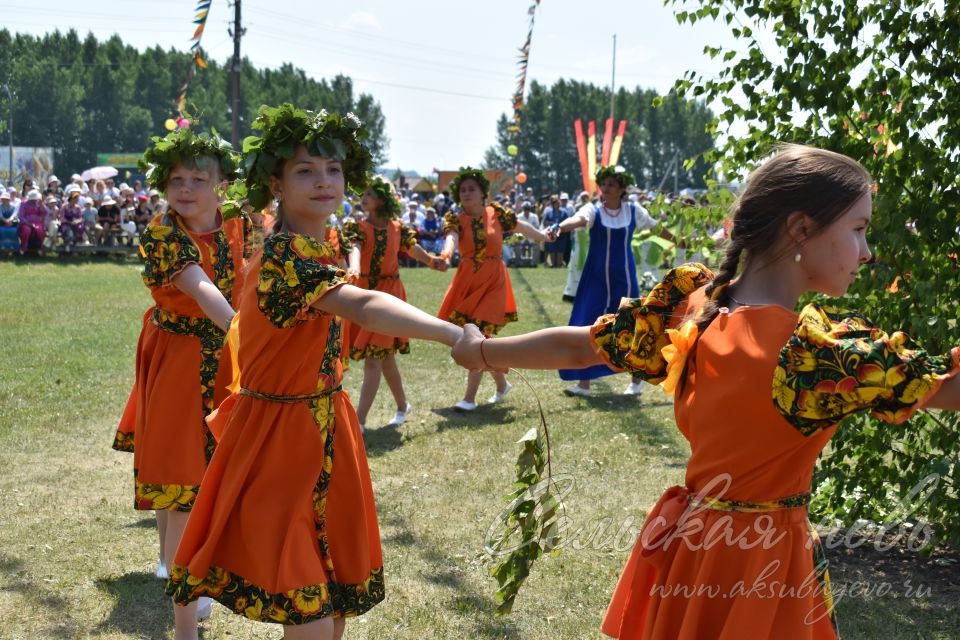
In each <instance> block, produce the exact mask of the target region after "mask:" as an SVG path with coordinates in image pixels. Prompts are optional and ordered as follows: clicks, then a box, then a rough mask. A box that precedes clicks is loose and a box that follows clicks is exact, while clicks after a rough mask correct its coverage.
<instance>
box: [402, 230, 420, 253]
mask: <svg viewBox="0 0 960 640" xmlns="http://www.w3.org/2000/svg"><path fill="white" fill-rule="evenodd" d="M416 244H417V232H416V231H414V230H413V229H411V228H410V227H408V226H407V225H405V224H401V225H400V248H401V249H403V250H409V249H413V247H414V246H416Z"/></svg>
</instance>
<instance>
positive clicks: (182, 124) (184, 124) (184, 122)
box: [177, 118, 190, 129]
mask: <svg viewBox="0 0 960 640" xmlns="http://www.w3.org/2000/svg"><path fill="white" fill-rule="evenodd" d="M177 126H178V127H180V128H181V129H186V128H187V127H189V126H190V121H189V120H187V119H186V118H180V119H179V120H177Z"/></svg>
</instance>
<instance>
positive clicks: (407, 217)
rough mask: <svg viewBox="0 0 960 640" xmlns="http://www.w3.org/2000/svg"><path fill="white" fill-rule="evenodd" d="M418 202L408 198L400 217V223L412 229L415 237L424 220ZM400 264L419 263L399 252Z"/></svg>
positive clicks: (410, 264) (410, 265)
mask: <svg viewBox="0 0 960 640" xmlns="http://www.w3.org/2000/svg"><path fill="white" fill-rule="evenodd" d="M418 209H419V203H418V202H417V201H416V200H410V202H408V203H407V210H406V211H405V212H404V214H403V216H402V217H401V218H400V224H402V225H403V226H405V227H409V228H410V229H413V231H414V233H416V234H417V237H418V238H419V237H420V232H421V231H423V221H424V220H425V218H424V216H423V214H421V213H420V211H419V210H418ZM399 260H400V264H401V265H403V266H404V267H416V266H419V265H420V263H419V262H417V261H416V260H414V259H413V258H411V257H410V256H408V255H406V254H405V253H401V254H400V256H399Z"/></svg>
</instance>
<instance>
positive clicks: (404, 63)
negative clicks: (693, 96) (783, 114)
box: [0, 0, 731, 173]
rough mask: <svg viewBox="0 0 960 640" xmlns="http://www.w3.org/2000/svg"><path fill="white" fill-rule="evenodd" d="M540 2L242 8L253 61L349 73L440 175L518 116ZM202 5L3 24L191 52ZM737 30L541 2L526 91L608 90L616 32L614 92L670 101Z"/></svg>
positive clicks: (177, 2)
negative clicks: (523, 60) (523, 64)
mask: <svg viewBox="0 0 960 640" xmlns="http://www.w3.org/2000/svg"><path fill="white" fill-rule="evenodd" d="M531 4H532V2H531V0H487V1H486V2H462V1H460V0H446V1H441V0H424V1H419V2H418V1H414V2H387V1H384V0H353V1H351V2H330V3H328V2H309V1H307V0H288V1H286V2H267V1H266V0H244V1H243V3H242V5H241V6H242V13H243V16H242V17H243V24H244V26H245V27H246V29H247V32H246V35H245V36H244V38H243V41H242V54H243V55H244V56H246V57H248V58H250V60H251V61H252V62H253V63H254V64H255V65H256V66H259V67H271V68H273V67H278V66H280V65H281V64H282V63H285V62H289V63H292V64H293V65H295V66H297V67H300V68H302V69H304V70H305V71H306V73H307V74H308V75H310V76H312V77H314V78H318V79H320V78H328V77H332V76H334V75H336V74H338V73H342V74H345V75H348V76H351V77H352V78H353V79H354V83H355V89H356V90H357V91H359V92H364V93H370V94H372V95H373V96H374V97H375V99H376V100H377V101H379V103H380V105H381V108H382V109H383V112H384V115H385V116H386V122H387V131H386V132H387V135H388V136H389V138H390V149H389V156H390V160H389V163H388V164H389V166H391V167H393V166H399V167H401V168H403V169H405V170H406V169H413V170H416V171H419V172H421V173H429V172H430V171H431V170H432V169H433V168H434V167H437V168H441V169H444V168H456V167H458V166H460V165H464V164H476V163H478V162H480V161H481V159H482V158H483V153H484V151H485V150H486V149H487V148H488V147H489V146H490V145H491V144H493V142H494V140H495V134H496V121H497V118H498V117H499V115H500V114H501V113H506V112H509V111H510V109H511V102H510V99H511V96H512V94H513V90H514V86H515V74H516V72H517V65H516V56H517V48H518V47H519V46H520V45H521V44H522V43H523V40H524V38H525V37H526V30H527V21H528V16H527V9H528V8H529V7H530V5H531ZM195 6H196V2H195V0H163V1H157V0H126V1H125V2H116V1H115V0H110V1H108V0H86V1H85V2H83V3H77V2H67V1H66V0H46V1H45V2H43V3H22V4H20V3H18V4H13V3H3V4H0V15H3V21H2V26H3V27H5V28H7V29H9V30H11V31H16V32H21V33H32V34H42V33H45V32H49V31H52V30H53V29H60V30H61V31H66V30H68V29H71V28H73V29H76V30H77V31H78V32H79V33H80V34H81V36H84V35H86V34H87V32H92V33H93V34H94V35H95V36H96V37H97V38H98V39H104V38H107V37H109V36H110V35H112V34H114V33H117V34H119V35H120V36H121V37H122V38H123V39H124V40H125V41H126V42H128V43H129V44H131V45H133V46H135V47H137V48H138V49H144V48H146V47H149V46H153V45H160V46H162V47H164V48H168V47H174V48H177V49H182V50H184V51H186V50H187V49H188V48H189V46H190V42H189V39H190V36H191V35H193V24H192V23H191V21H192V19H193V15H194V12H193V10H194V7H195ZM232 20H233V8H232V7H230V6H228V4H227V1H226V0H213V5H212V6H211V10H210V17H209V19H208V21H207V26H206V31H205V33H204V35H203V40H202V43H201V45H202V46H203V48H204V49H205V50H206V52H207V55H208V57H209V58H210V59H214V60H217V61H219V62H223V61H225V60H227V59H228V58H229V57H230V56H231V55H232V53H233V43H232V40H231V38H230V36H229V35H228V34H227V27H228V25H229V24H231V23H232ZM727 30H728V28H727V27H726V25H723V26H721V25H714V24H712V23H711V24H700V25H696V26H690V25H689V24H687V25H678V24H677V22H676V20H675V18H674V17H673V13H672V9H671V8H669V7H664V6H663V4H662V3H661V2H660V0H594V1H592V2H575V1H573V0H542V1H541V3H540V7H539V9H538V10H537V14H536V22H535V26H534V32H533V42H532V47H531V52H530V65H529V71H528V76H527V82H528V83H529V82H530V81H531V80H536V81H539V82H541V83H545V84H551V83H553V82H554V81H555V80H557V79H559V78H569V79H576V80H581V81H585V82H593V83H595V84H598V85H603V86H609V85H610V75H611V56H612V43H613V41H612V37H613V35H614V33H616V35H617V67H616V83H617V86H618V87H620V86H627V87H631V88H632V87H635V86H637V85H639V86H642V87H645V88H647V87H651V88H655V89H659V90H662V91H665V90H667V89H669V87H670V86H671V85H672V84H673V81H674V79H676V78H678V77H680V76H681V75H682V74H683V72H684V71H686V70H688V69H696V70H699V71H704V72H707V73H711V72H714V71H715V70H716V68H717V67H716V65H715V64H714V63H713V62H712V61H710V60H709V59H708V58H707V57H706V56H704V55H703V53H702V52H703V47H704V45H705V44H711V45H716V44H721V43H730V42H731V39H730V36H729V35H728V31H727ZM201 73H202V72H201ZM528 86H529V84H528ZM305 106H306V105H305ZM585 115H589V114H585ZM595 115H596V117H597V118H598V119H600V118H603V117H605V114H595ZM157 133H162V132H157ZM627 135H628V136H629V135H630V133H629V129H628V133H627Z"/></svg>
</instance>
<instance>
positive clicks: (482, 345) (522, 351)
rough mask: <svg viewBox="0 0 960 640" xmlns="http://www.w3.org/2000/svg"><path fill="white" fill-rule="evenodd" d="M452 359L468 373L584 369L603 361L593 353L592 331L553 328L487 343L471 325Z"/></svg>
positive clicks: (584, 328)
mask: <svg viewBox="0 0 960 640" xmlns="http://www.w3.org/2000/svg"><path fill="white" fill-rule="evenodd" d="M453 359H454V360H455V361H456V362H457V364H459V365H460V366H462V367H466V368H467V369H480V370H484V369H489V370H504V369H508V368H510V367H516V368H518V369H582V368H584V367H589V366H591V365H594V364H602V363H603V360H602V359H601V358H600V356H599V355H597V353H596V352H595V351H594V349H593V345H592V343H591V340H590V327H551V328H549V329H540V330H539V331H533V332H531V333H525V334H523V335H519V336H510V337H508V338H495V339H486V338H484V337H483V334H482V333H480V330H479V329H478V328H477V327H476V326H474V325H472V324H468V325H466V326H465V327H464V328H463V335H462V337H461V338H460V339H459V340H458V341H457V344H456V345H454V347H453Z"/></svg>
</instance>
